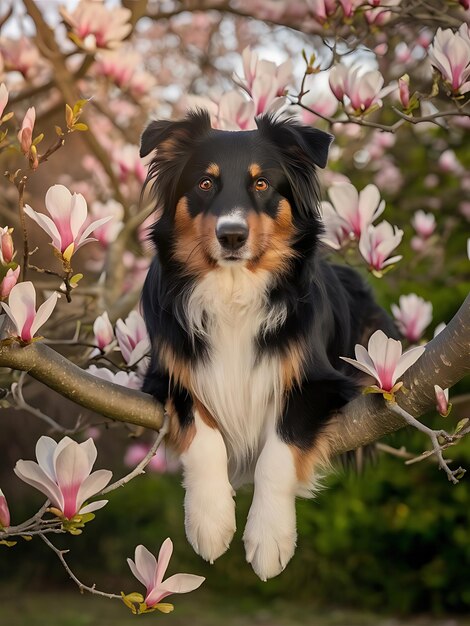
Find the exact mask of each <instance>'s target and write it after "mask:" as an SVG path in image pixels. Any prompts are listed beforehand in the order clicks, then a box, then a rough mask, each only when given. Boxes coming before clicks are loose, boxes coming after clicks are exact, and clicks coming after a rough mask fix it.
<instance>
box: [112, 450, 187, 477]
mask: <svg viewBox="0 0 470 626" xmlns="http://www.w3.org/2000/svg"><path fill="white" fill-rule="evenodd" d="M149 450H150V446H149V445H148V444H145V443H133V444H131V445H130V446H129V447H128V448H127V450H126V454H125V456H124V465H126V466H127V467H135V466H136V465H138V464H139V463H140V462H141V461H142V459H144V458H145V456H146V455H147V454H148V451H149ZM147 467H148V468H149V470H151V471H153V472H157V473H158V474H166V473H173V472H176V471H178V469H179V467H180V464H179V461H178V459H177V458H176V457H175V456H174V455H173V454H172V453H171V452H170V451H169V450H168V449H167V448H166V447H165V446H164V445H163V444H160V446H159V447H158V450H157V451H156V453H155V454H154V455H153V457H152V460H151V461H150V463H149V464H148V465H147Z"/></svg>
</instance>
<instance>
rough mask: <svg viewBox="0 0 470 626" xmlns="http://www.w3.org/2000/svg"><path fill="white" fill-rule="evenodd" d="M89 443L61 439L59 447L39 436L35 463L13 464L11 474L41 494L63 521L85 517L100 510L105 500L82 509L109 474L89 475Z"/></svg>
mask: <svg viewBox="0 0 470 626" xmlns="http://www.w3.org/2000/svg"><path fill="white" fill-rule="evenodd" d="M96 456H97V452H96V446H95V443H94V441H93V439H91V438H90V439H87V441H84V442H83V443H77V442H76V441H73V439H70V437H64V438H63V439H62V440H61V441H60V442H59V443H57V442H56V441H54V440H53V439H51V438H50V437H45V436H42V437H40V438H39V441H38V442H37V444H36V458H37V460H38V462H37V463H36V462H35V461H23V460H20V461H17V463H16V466H15V469H14V472H15V474H16V475H17V476H18V478H20V479H21V480H23V481H24V482H25V483H28V485H31V486H32V487H35V488H36V489H38V490H39V491H41V492H42V493H43V494H44V495H45V496H47V498H48V499H49V500H50V501H51V502H52V504H53V505H54V507H56V508H57V509H59V511H61V513H62V514H63V515H64V517H66V518H67V519H70V518H72V517H73V516H74V515H77V513H80V514H85V513H91V512H92V511H96V510H97V509H101V507H103V506H104V505H105V504H106V503H107V500H99V501H97V502H93V503H92V504H88V505H86V506H83V505H84V503H85V501H86V500H88V498H91V497H92V496H94V495H95V494H97V493H98V492H99V491H101V490H102V489H104V487H106V485H107V484H108V483H109V481H110V480H111V476H112V472H110V471H109V470H104V469H103V470H97V471H96V472H93V473H91V470H92V468H93V465H94V463H95V461H96Z"/></svg>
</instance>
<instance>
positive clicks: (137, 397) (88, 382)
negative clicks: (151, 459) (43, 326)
mask: <svg viewBox="0 0 470 626" xmlns="http://www.w3.org/2000/svg"><path fill="white" fill-rule="evenodd" d="M0 366H3V367H11V368H12V369H17V370H23V371H25V372H28V374H30V375H31V376H32V377H33V378H36V379H37V380H39V381H41V382H42V383H44V384H45V385H47V386H48V387H50V388H51V389H53V390H54V391H57V392H58V393H60V394H61V395H63V396H64V397H65V398H69V399H70V400H73V402H76V403H77V404H79V405H81V406H83V407H85V408H87V409H90V410H92V411H96V412H97V413H100V414H101V415H104V416H105V417H109V418H110V419H116V420H119V421H121V422H129V423H130V424H136V425H137V426H145V427H147V428H153V429H159V428H160V427H161V425H162V423H163V409H162V407H161V406H160V405H158V404H157V403H156V402H154V401H153V399H152V398H151V397H150V396H148V395H147V394H144V393H141V392H140V391H136V390H134V389H127V388H126V387H121V386H120V385H115V384H114V383H110V382H107V381H105V380H101V379H100V378H97V377H96V376H93V375H92V374H88V373H87V372H85V371H84V370H82V369H81V368H80V367H78V366H77V365H75V364H74V363H71V362H70V361H69V360H68V359H66V358H65V357H63V356H62V355H61V354H59V353H58V352H56V351H55V350H52V349H51V348H49V347H48V346H46V345H45V344H42V343H39V342H34V343H31V344H29V345H27V346H24V347H22V346H20V345H19V344H18V343H12V344H9V345H4V346H1V347H0Z"/></svg>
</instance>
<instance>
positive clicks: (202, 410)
mask: <svg viewBox="0 0 470 626" xmlns="http://www.w3.org/2000/svg"><path fill="white" fill-rule="evenodd" d="M193 401H194V406H195V408H196V411H197V412H198V413H199V415H200V416H201V419H202V421H203V422H204V423H205V424H206V425H207V426H209V428H218V426H217V422H216V421H215V419H214V418H213V417H212V415H211V414H210V413H209V411H208V410H207V408H206V407H205V406H204V405H203V404H202V402H200V401H199V400H198V399H197V398H194V400H193Z"/></svg>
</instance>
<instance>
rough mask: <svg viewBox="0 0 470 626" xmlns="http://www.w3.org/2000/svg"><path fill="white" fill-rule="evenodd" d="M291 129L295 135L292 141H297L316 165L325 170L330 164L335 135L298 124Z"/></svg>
mask: <svg viewBox="0 0 470 626" xmlns="http://www.w3.org/2000/svg"><path fill="white" fill-rule="evenodd" d="M290 128H291V130H292V135H293V137H292V139H294V140H295V141H296V143H297V145H298V146H299V147H300V149H301V150H303V151H304V152H305V154H307V155H308V157H309V158H310V159H311V160H312V161H313V162H314V163H315V165H318V167H321V168H322V169H323V168H325V167H326V164H327V162H328V152H329V150H330V144H331V142H332V141H333V139H334V137H333V135H330V134H329V133H325V132H324V131H323V130H318V128H311V127H309V126H300V125H297V124H292V125H291V126H290Z"/></svg>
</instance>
